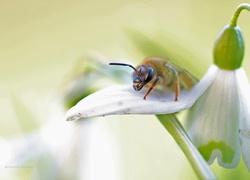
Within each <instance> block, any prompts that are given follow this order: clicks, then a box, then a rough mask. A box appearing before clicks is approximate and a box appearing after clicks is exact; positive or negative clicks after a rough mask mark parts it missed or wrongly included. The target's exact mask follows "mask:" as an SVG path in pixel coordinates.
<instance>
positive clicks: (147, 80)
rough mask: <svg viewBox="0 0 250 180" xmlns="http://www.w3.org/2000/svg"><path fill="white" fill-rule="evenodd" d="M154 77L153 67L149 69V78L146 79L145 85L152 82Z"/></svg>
mask: <svg viewBox="0 0 250 180" xmlns="http://www.w3.org/2000/svg"><path fill="white" fill-rule="evenodd" d="M153 77H154V69H153V68H152V67H150V66H149V67H148V72H147V77H146V79H145V83H148V82H149V81H151V80H152V79H153Z"/></svg>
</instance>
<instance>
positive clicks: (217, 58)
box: [213, 25, 244, 70]
mask: <svg viewBox="0 0 250 180" xmlns="http://www.w3.org/2000/svg"><path fill="white" fill-rule="evenodd" d="M213 55H214V63H215V64H216V65H217V66H218V67H219V68H221V69H226V70H234V69H238V68H239V67H241V63H242V59H243V56H244V40H243V36H242V33H241V30H240V28H239V27H238V26H230V25H226V26H225V27H224V28H223V29H222V31H221V32H220V33H219V35H218V36H217V38H216V41H215V45H214V52H213Z"/></svg>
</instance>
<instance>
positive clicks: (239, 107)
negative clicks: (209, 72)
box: [185, 4, 250, 171]
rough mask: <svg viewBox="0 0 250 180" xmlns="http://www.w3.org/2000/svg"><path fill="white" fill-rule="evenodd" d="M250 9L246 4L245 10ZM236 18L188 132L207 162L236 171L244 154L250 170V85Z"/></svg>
mask: <svg viewBox="0 0 250 180" xmlns="http://www.w3.org/2000/svg"><path fill="white" fill-rule="evenodd" d="M246 7H247V8H249V5H246V4H243V5H241V6H239V7H238V9H237V10H236V13H235V15H237V17H238V15H239V12H240V11H241V10H242V9H245V8H246ZM236 20H237V18H235V16H234V17H233V19H232V23H231V24H230V25H227V26H225V27H224V28H223V30H222V31H221V33H220V34H219V35H218V37H217V40H216V42H215V46H214V63H215V65H216V66H217V67H218V68H217V70H216V72H215V74H216V75H215V76H216V77H215V79H214V81H213V82H212V84H211V85H210V86H209V88H208V89H207V90H206V91H205V93H203V94H202V96H201V97H200V98H199V99H198V100H197V102H196V103H195V104H194V106H193V107H192V108H191V110H190V111H189V114H188V116H187V121H186V124H185V125H186V128H187V132H188V134H189V136H190V138H191V140H192V141H193V143H194V145H195V146H196V147H197V148H198V150H199V151H200V153H201V154H202V155H203V157H204V158H205V160H206V161H207V162H208V163H209V164H212V163H213V161H214V160H215V158H217V161H218V164H219V165H221V166H223V167H225V168H234V167H236V166H237V164H238V163H239V161H240V156H241V153H242V156H243V159H244V161H245V164H246V166H247V167H248V170H249V171H250V153H249V152H250V94H249V92H250V85H249V81H248V79H247V76H246V74H245V71H244V69H243V68H242V67H241V63H242V59H243V55H244V42H243V37H242V34H241V30H240V28H239V27H238V26H237V25H236Z"/></svg>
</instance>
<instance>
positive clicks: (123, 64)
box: [109, 63, 136, 71]
mask: <svg viewBox="0 0 250 180" xmlns="http://www.w3.org/2000/svg"><path fill="white" fill-rule="evenodd" d="M109 65H118V66H128V67H131V68H132V69H133V70H135V71H136V69H135V67H134V66H132V65H130V64H125V63H109Z"/></svg>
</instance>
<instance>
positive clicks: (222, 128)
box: [66, 4, 250, 170]
mask: <svg viewBox="0 0 250 180" xmlns="http://www.w3.org/2000/svg"><path fill="white" fill-rule="evenodd" d="M242 7H243V8H242ZM246 7H248V5H247V6H246V4H243V5H241V6H239V8H238V9H237V10H236V13H235V16H238V15H239V12H240V11H241V10H242V9H244V8H245V9H247V8H246ZM249 9H250V8H249ZM236 20H237V18H235V17H234V18H233V19H232V23H231V24H230V25H227V26H225V27H224V29H223V30H222V31H221V33H220V34H219V35H218V37H217V41H216V43H215V48H214V64H213V65H211V66H210V68H209V69H208V71H207V73H206V74H205V75H204V77H203V78H202V79H201V80H200V81H199V82H198V83H197V84H196V85H194V87H193V88H191V89H190V90H183V91H181V93H180V95H179V99H178V101H174V100H173V98H172V97H173V96H174V94H173V92H168V91H165V92H162V91H157V90H155V91H153V92H151V93H150V96H148V98H147V100H144V99H143V96H144V94H145V90H142V91H140V92H137V91H134V90H133V88H132V87H131V86H130V85H116V86H110V87H107V88H105V89H103V90H100V91H98V92H96V93H93V94H91V95H89V96H88V97H86V98H84V99H83V100H81V101H80V102H79V103H78V104H76V105H75V106H74V107H72V108H71V109H70V110H69V111H68V112H67V113H66V119H67V120H68V121H72V120H78V119H81V118H89V117H96V116H106V115H113V114H171V113H175V112H179V111H182V110H185V109H188V108H190V107H192V106H193V105H194V106H193V107H192V108H191V110H190V112H189V114H188V117H187V121H186V127H187V129H188V134H189V136H190V137H191V140H192V141H193V143H194V145H195V146H196V147H197V148H198V150H199V151H200V153H201V154H202V155H203V157H204V159H205V160H206V161H207V162H208V163H209V164H211V163H212V162H213V161H214V160H215V158H217V159H218V163H219V164H220V165H221V166H223V167H226V168H233V167H236V165H237V164H238V162H239V160H240V155H241V152H242V155H243V159H244V161H245V163H246V165H247V167H248V169H249V170H250V153H249V152H250V94H249V92H250V85H249V82H248V80H247V77H246V74H245V72H244V69H243V68H241V63H242V59H243V55H244V43H243V37H242V34H241V30H240V28H239V27H238V26H237V25H236Z"/></svg>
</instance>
